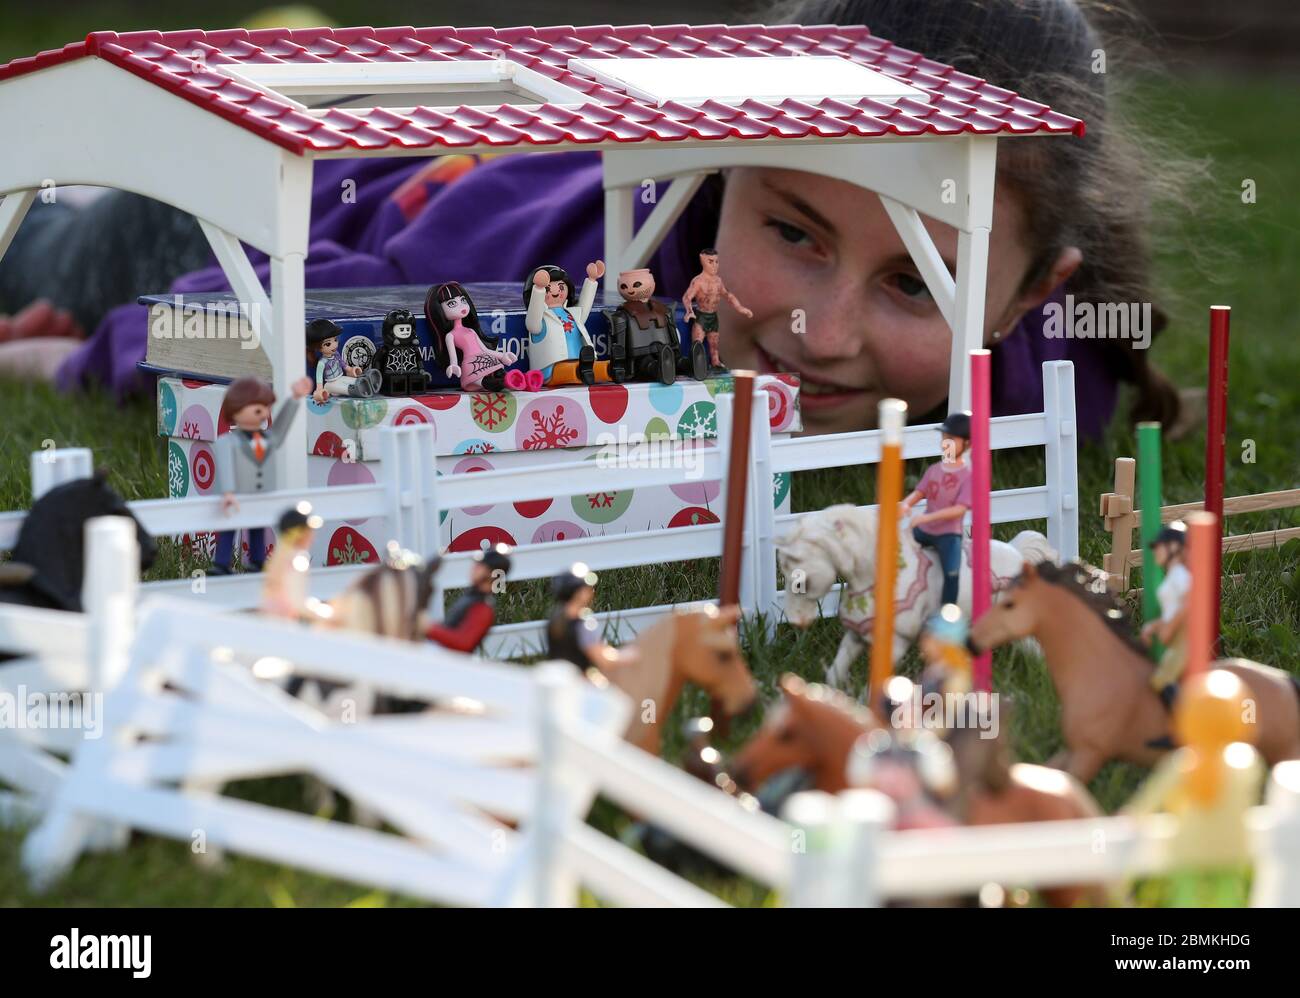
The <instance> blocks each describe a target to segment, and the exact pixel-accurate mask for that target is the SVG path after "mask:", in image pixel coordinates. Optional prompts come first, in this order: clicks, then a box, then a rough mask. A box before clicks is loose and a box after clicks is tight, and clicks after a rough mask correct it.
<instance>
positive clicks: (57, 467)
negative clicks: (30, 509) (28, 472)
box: [32, 447, 95, 502]
mask: <svg viewBox="0 0 1300 998" xmlns="http://www.w3.org/2000/svg"><path fill="white" fill-rule="evenodd" d="M94 471H95V468H94V458H93V457H92V455H91V453H90V449H89V448H87V447H63V448H59V449H58V450H38V451H32V502H35V501H36V500H37V499H39V498H40V497H41V496H43V495H45V493H46V492H49V491H50V489H52V488H54V487H55V486H56V485H62V484H63V483H64V482H75V481H76V480H77V479H78V478H89V477H90V476H91V475H92V474H94Z"/></svg>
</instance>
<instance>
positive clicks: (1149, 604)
mask: <svg viewBox="0 0 1300 998" xmlns="http://www.w3.org/2000/svg"><path fill="white" fill-rule="evenodd" d="M1137 436H1138V505H1139V506H1140V507H1141V508H1142V523H1141V529H1140V530H1139V536H1140V537H1141V538H1142V619H1143V621H1150V620H1155V619H1156V618H1157V617H1159V616H1160V601H1159V600H1157V599H1156V589H1157V587H1158V586H1159V585H1160V583H1161V582H1163V581H1164V574H1165V573H1164V572H1163V571H1162V570H1161V568H1160V566H1159V565H1157V564H1156V556H1155V552H1154V551H1152V550H1151V541H1152V540H1153V539H1154V538H1155V536H1156V534H1158V533H1160V506H1161V504H1162V502H1163V500H1162V499H1161V497H1160V491H1161V482H1160V424H1159V423H1138V428H1137ZM1152 653H1153V654H1154V655H1155V656H1156V657H1157V658H1159V655H1160V649H1159V648H1158V647H1154V646H1153V647H1152Z"/></svg>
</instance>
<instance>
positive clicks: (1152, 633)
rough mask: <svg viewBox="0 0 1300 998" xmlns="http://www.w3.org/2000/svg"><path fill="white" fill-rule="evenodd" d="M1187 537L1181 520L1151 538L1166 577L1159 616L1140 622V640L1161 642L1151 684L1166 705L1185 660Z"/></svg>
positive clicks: (1188, 586)
mask: <svg viewBox="0 0 1300 998" xmlns="http://www.w3.org/2000/svg"><path fill="white" fill-rule="evenodd" d="M1186 541H1187V527H1186V525H1185V524H1184V523H1183V522H1182V521H1181V520H1178V521H1176V522H1174V523H1171V524H1169V525H1168V526H1166V527H1164V528H1163V529H1161V531H1160V533H1158V534H1156V536H1155V538H1154V539H1153V540H1152V541H1151V550H1152V552H1154V554H1155V558H1156V564H1157V565H1159V566H1160V567H1161V568H1162V569H1163V570H1164V573H1165V578H1164V581H1163V582H1161V583H1160V587H1159V588H1158V589H1156V598H1157V599H1158V600H1159V601H1160V619H1159V620H1151V621H1148V622H1147V623H1146V624H1144V625H1143V626H1142V642H1143V644H1145V645H1146V646H1147V647H1150V646H1151V644H1152V642H1153V641H1159V642H1160V643H1161V644H1162V645H1164V648H1165V650H1164V654H1163V655H1161V656H1160V664H1159V665H1158V666H1156V668H1155V671H1154V672H1152V673H1151V688H1152V689H1153V690H1155V691H1156V692H1157V693H1158V694H1160V699H1161V701H1162V702H1163V703H1164V705H1165V707H1166V708H1168V707H1171V706H1173V702H1174V698H1175V697H1176V696H1177V695H1178V679H1179V677H1180V676H1182V674H1183V666H1184V665H1185V664H1186V662H1187V655H1186V649H1185V648H1184V646H1183V636H1184V633H1185V632H1186V628H1184V627H1183V624H1184V622H1185V621H1186V619H1187V594H1188V593H1189V592H1191V590H1192V573H1191V572H1189V571H1188V570H1187V566H1186V565H1185V564H1183V551H1184V545H1185V544H1186Z"/></svg>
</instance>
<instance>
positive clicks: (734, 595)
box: [709, 371, 754, 737]
mask: <svg viewBox="0 0 1300 998" xmlns="http://www.w3.org/2000/svg"><path fill="white" fill-rule="evenodd" d="M731 375H732V379H733V388H732V398H733V400H734V402H733V406H732V410H731V448H730V451H729V453H728V456H727V500H726V508H725V511H724V514H723V515H724V517H725V519H724V520H723V522H722V564H721V566H720V567H719V569H718V603H719V604H720V605H722V606H733V605H735V604H737V603H739V602H740V567H741V562H742V561H743V559H744V551H743V550H742V548H743V547H744V542H745V494H746V492H747V491H748V489H749V434H750V425H749V424H750V422H751V418H752V413H753V409H754V372H753V371H732V372H731ZM709 715H710V716H711V717H712V718H713V727H714V731H716V732H717V733H718V734H719V735H721V736H723V737H725V736H726V734H727V727H728V725H727V715H726V712H725V711H724V710H723V709H722V704H721V703H720V702H719V701H718V700H717V699H714V700H713V701H712V702H711V703H710V705H709Z"/></svg>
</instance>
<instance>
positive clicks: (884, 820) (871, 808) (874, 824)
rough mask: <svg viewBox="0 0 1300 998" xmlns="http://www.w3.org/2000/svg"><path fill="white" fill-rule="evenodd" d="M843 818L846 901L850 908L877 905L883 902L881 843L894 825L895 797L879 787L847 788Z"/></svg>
mask: <svg viewBox="0 0 1300 998" xmlns="http://www.w3.org/2000/svg"><path fill="white" fill-rule="evenodd" d="M840 820H841V821H842V822H843V824H844V828H845V835H844V838H845V848H844V853H843V855H844V864H845V865H844V869H843V871H842V875H843V881H844V884H845V885H846V890H847V897H846V898H845V904H846V906H847V907H850V908H877V907H879V906H880V902H881V898H880V895H879V892H878V884H879V881H880V875H879V867H880V844H881V839H882V837H883V835H884V833H885V832H886V831H888V829H889V828H890V827H891V826H892V825H893V821H894V804H893V801H891V800H890V799H889V798H888V797H886V796H885V795H884V794H882V793H881V792H880V791H878V790H848V791H845V792H844V793H842V794H840Z"/></svg>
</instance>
